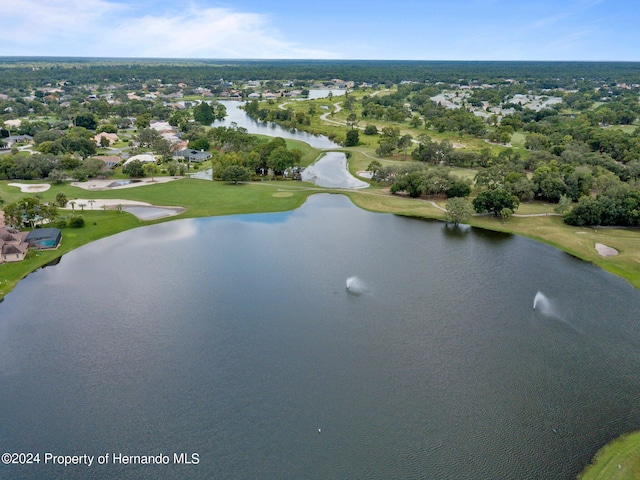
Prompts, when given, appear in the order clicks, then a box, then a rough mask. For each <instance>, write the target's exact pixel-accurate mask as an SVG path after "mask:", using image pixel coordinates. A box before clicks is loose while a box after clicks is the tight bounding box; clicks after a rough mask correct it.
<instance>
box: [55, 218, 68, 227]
mask: <svg viewBox="0 0 640 480" xmlns="http://www.w3.org/2000/svg"><path fill="white" fill-rule="evenodd" d="M53 225H54V226H55V227H56V228H59V229H63V228H67V220H66V219H64V218H59V219H58V220H56V221H55V223H54V224H53Z"/></svg>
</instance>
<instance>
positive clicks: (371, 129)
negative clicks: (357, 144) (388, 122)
mask: <svg viewBox="0 0 640 480" xmlns="http://www.w3.org/2000/svg"><path fill="white" fill-rule="evenodd" d="M364 134H365V135H377V134H378V127H376V126H375V125H367V126H366V127H364Z"/></svg>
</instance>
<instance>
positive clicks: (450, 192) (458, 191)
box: [445, 182, 471, 198]
mask: <svg viewBox="0 0 640 480" xmlns="http://www.w3.org/2000/svg"><path fill="white" fill-rule="evenodd" d="M445 194H446V195H447V198H455V197H463V198H464V197H468V196H469V195H470V194H471V187H470V186H469V184H468V183H465V182H453V183H452V184H451V186H450V187H449V188H448V189H447V191H446V192H445Z"/></svg>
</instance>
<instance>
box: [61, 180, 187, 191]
mask: <svg viewBox="0 0 640 480" xmlns="http://www.w3.org/2000/svg"><path fill="white" fill-rule="evenodd" d="M180 178H182V177H153V181H151V179H150V178H140V179H139V180H140V181H138V182H135V183H129V184H127V185H118V186H114V187H109V186H108V185H111V184H112V183H116V182H117V181H118V180H113V179H108V178H107V179H93V178H92V179H91V180H88V181H86V182H71V186H73V187H79V188H83V189H85V190H118V189H120V188H134V187H142V186H145V185H156V184H158V183H166V182H172V181H173V180H180Z"/></svg>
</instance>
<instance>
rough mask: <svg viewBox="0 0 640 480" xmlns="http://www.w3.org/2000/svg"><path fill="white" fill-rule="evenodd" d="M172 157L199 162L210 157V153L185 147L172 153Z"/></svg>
mask: <svg viewBox="0 0 640 480" xmlns="http://www.w3.org/2000/svg"><path fill="white" fill-rule="evenodd" d="M173 158H175V159H176V160H178V159H183V160H186V161H188V162H196V163H201V162H204V161H205V160H209V159H210V158H211V154H210V153H209V152H204V151H198V150H191V149H188V148H187V149H184V150H180V151H179V152H176V153H174V154H173Z"/></svg>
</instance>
